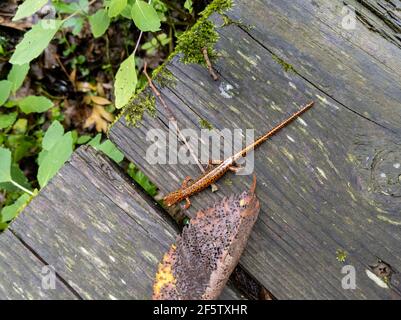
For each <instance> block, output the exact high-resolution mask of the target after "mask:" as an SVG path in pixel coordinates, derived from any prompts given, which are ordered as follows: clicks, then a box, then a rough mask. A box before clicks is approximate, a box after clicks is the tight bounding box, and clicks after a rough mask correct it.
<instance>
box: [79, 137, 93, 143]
mask: <svg viewBox="0 0 401 320" xmlns="http://www.w3.org/2000/svg"><path fill="white" fill-rule="evenodd" d="M91 138H92V137H91V136H89V135H83V136H80V137H79V138H78V140H77V144H85V143H87V142H88V141H90V139H91Z"/></svg>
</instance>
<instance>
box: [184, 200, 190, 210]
mask: <svg viewBox="0 0 401 320" xmlns="http://www.w3.org/2000/svg"><path fill="white" fill-rule="evenodd" d="M185 201H186V203H185V205H184V209H185V210H187V209H189V207H190V206H191V200H189V198H185Z"/></svg>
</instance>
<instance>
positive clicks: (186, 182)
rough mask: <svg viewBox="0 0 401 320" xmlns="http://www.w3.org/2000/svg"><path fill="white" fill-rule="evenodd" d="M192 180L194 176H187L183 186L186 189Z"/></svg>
mask: <svg viewBox="0 0 401 320" xmlns="http://www.w3.org/2000/svg"><path fill="white" fill-rule="evenodd" d="M191 180H192V178H191V177H190V176H187V177H185V179H184V181H183V182H182V185H181V187H182V188H183V189H185V188H186V187H188V183H189V182H190V181H191Z"/></svg>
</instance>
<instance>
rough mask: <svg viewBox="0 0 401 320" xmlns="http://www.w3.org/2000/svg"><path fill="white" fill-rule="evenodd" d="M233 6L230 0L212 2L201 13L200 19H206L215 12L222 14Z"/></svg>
mask: <svg viewBox="0 0 401 320" xmlns="http://www.w3.org/2000/svg"><path fill="white" fill-rule="evenodd" d="M232 6H233V1H232V0H214V1H213V2H212V3H211V4H209V5H208V6H207V7H206V9H205V10H203V12H202V13H201V16H202V18H201V19H207V18H209V17H210V15H212V14H213V13H215V12H217V13H220V14H223V13H224V11H226V10H228V9H230V8H231V7H232Z"/></svg>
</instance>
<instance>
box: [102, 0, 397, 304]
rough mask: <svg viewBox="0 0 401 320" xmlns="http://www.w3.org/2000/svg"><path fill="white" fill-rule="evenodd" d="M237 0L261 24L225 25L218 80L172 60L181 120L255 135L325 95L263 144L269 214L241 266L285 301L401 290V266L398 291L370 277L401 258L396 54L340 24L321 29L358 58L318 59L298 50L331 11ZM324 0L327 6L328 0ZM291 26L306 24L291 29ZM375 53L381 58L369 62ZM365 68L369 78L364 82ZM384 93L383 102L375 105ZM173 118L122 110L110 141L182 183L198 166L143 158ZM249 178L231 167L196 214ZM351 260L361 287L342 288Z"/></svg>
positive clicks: (258, 159) (160, 181)
mask: <svg viewBox="0 0 401 320" xmlns="http://www.w3.org/2000/svg"><path fill="white" fill-rule="evenodd" d="M317 2H319V3H321V2H323V1H317ZM235 3H236V5H235V6H234V9H233V11H229V16H230V17H232V18H235V19H238V20H241V21H242V22H244V23H249V24H253V25H254V26H255V28H253V29H251V30H252V31H245V30H243V29H242V28H240V27H238V26H237V25H230V26H229V27H225V28H220V29H218V32H219V34H220V40H219V42H218V43H217V46H216V48H217V50H218V51H219V53H220V58H219V59H218V60H217V61H216V63H215V68H216V69H217V70H218V72H219V74H220V77H221V79H220V80H219V82H213V81H212V80H211V79H210V76H209V74H208V72H207V70H205V69H204V68H203V67H200V66H197V65H183V64H182V63H180V62H179V61H178V58H177V57H176V58H174V59H173V60H172V62H171V63H170V64H169V65H168V66H167V69H168V70H169V71H170V72H171V73H172V74H173V75H174V77H175V79H176V81H175V85H170V86H169V87H168V88H166V87H163V88H161V91H162V94H163V96H165V97H166V101H167V103H169V104H170V106H171V107H172V108H173V110H174V111H175V113H176V117H177V119H179V124H180V127H181V128H194V129H196V130H200V129H201V125H200V122H201V120H207V121H208V122H209V123H211V124H212V125H213V127H215V128H217V129H223V128H229V129H234V128H243V129H245V128H254V129H255V130H256V135H258V134H261V133H263V132H264V131H265V130H267V129H268V128H271V127H273V126H274V125H275V124H277V123H278V122H279V121H280V120H282V119H284V118H285V117H286V115H289V114H291V113H292V112H294V111H295V110H297V109H298V108H299V106H300V105H301V104H304V103H306V102H309V101H310V100H317V102H318V103H317V105H316V107H315V108H314V109H313V110H312V111H310V112H309V113H307V114H306V115H305V116H303V117H302V120H299V121H297V122H296V123H295V124H293V125H291V126H290V127H288V128H286V129H285V131H283V132H282V133H280V134H279V135H277V136H276V137H274V138H273V139H272V140H271V141H270V142H269V143H267V144H266V145H264V146H262V147H261V148H260V149H258V151H257V152H256V154H255V172H256V174H257V177H258V189H257V191H258V192H257V193H258V196H259V198H260V201H261V213H260V216H259V220H258V221H257V223H256V226H255V228H254V231H253V233H252V235H251V238H250V240H249V243H248V247H247V249H246V250H245V253H244V255H243V257H242V259H241V262H240V263H241V265H242V267H244V268H245V269H246V270H247V271H248V272H249V273H250V274H251V275H252V276H253V277H255V279H257V280H258V281H259V282H260V283H261V284H263V285H264V286H265V287H266V288H267V289H269V291H271V292H272V294H273V295H274V296H276V297H277V298H281V299H284V298H298V299H300V298H308V299H311V298H323V299H327V298H329V299H333V298H338V299H343V298H357V299H365V298H370V299H383V298H388V299H390V298H395V297H399V294H398V293H397V290H399V285H400V282H399V279H397V276H396V275H395V276H393V278H392V284H391V285H392V288H393V289H391V290H390V289H383V288H380V287H379V286H378V285H377V284H376V283H375V282H374V281H372V280H371V279H370V278H369V277H368V276H367V275H366V270H367V269H368V268H369V265H372V264H374V263H375V262H376V261H377V259H378V258H380V259H382V260H384V261H386V262H387V263H388V264H389V265H390V266H391V267H392V268H393V269H395V270H399V269H400V268H401V267H400V266H401V248H400V246H399V243H400V238H401V236H400V232H399V228H400V222H401V214H400V213H399V210H398V209H397V208H399V206H400V204H401V198H400V197H399V196H398V194H400V192H401V185H400V184H399V182H397V181H398V180H397V179H398V177H399V174H400V171H399V166H400V164H399V163H400V162H401V153H400V151H399V150H400V148H399V143H398V142H397V141H399V137H400V134H399V133H398V124H397V121H398V120H399V118H398V115H399V112H398V110H399V107H398V106H399V103H400V101H401V96H400V93H401V91H398V92H395V91H393V88H394V87H396V88H397V90H398V89H399V88H398V86H399V85H400V84H399V82H397V81H395V79H396V72H393V73H391V72H390V71H389V69H390V68H391V67H392V65H391V64H389V65H387V66H386V65H384V64H383V63H379V62H377V61H376V60H375V58H374V57H371V56H369V55H368V54H367V53H366V52H365V51H363V50H361V49H358V48H357V46H356V45H354V44H352V43H351V42H347V41H345V40H344V41H343V40H342V37H341V35H338V34H337V33H335V32H334V30H332V31H331V33H330V35H327V36H326V37H325V38H327V39H329V38H330V39H331V40H332V41H333V42H337V41H341V43H340V44H341V47H339V48H340V49H338V48H337V51H338V50H344V52H345V53H346V54H347V55H350V57H352V59H351V60H352V61H351V62H350V61H344V60H343V59H342V58H341V57H339V56H338V53H337V56H336V55H335V54H336V52H333V51H331V52H328V51H330V49H331V50H333V47H331V48H330V47H328V48H326V47H324V46H323V45H322V48H321V49H322V50H323V51H322V50H320V51H319V50H317V48H318V47H317V46H315V47H314V49H315V50H316V53H315V55H316V57H313V59H312V58H310V57H308V56H307V55H306V53H308V54H310V53H311V52H312V51H313V50H312V46H311V47H310V48H309V49H308V50H306V49H307V48H304V47H302V48H301V49H297V50H295V49H296V48H295V44H297V45H299V46H301V43H302V42H305V45H304V46H306V45H308V44H310V42H309V40H308V39H309V38H308V37H312V39H315V38H317V37H318V35H319V33H316V34H317V35H313V33H314V32H317V31H319V30H323V31H325V32H329V28H328V27H327V25H326V23H328V21H330V20H328V21H325V22H324V23H323V22H319V21H318V20H317V19H312V18H313V17H309V18H310V19H306V18H305V14H304V13H303V12H301V11H302V10H300V8H298V5H299V3H308V4H309V2H304V1H302V2H297V3H294V2H293V1H289V0H288V1H282V0H281V1H236V2H235ZM324 3H325V4H326V5H329V4H328V3H329V1H324ZM283 8H284V9H285V10H284V9H283ZM286 10H288V13H287V11H286ZM308 15H310V13H308ZM216 19H217V18H216ZM250 19H252V21H250ZM311 19H312V20H313V21H312V22H310V21H311ZM291 21H294V22H291ZM305 23H307V25H305ZM218 24H219V25H221V22H219V23H218ZM295 26H296V28H297V29H296V30H298V31H299V30H301V31H302V32H300V31H299V32H298V33H297V32H295V31H296V30H294V28H295ZM308 28H311V29H310V30H309V29H308ZM319 28H321V29H319ZM267 30H268V32H267ZM251 32H252V33H251ZM367 32H368V31H367ZM291 33H292V34H293V35H292V37H290V34H291ZM262 34H265V36H264V37H265V38H267V39H268V40H269V41H270V42H269V44H270V45H271V46H272V48H276V47H275V46H274V45H273V43H274V44H276V43H277V48H280V45H281V44H282V45H283V48H282V49H280V53H282V54H284V53H285V55H284V57H286V58H287V57H289V58H291V60H290V62H291V64H293V65H295V69H296V70H302V71H305V70H306V71H308V72H306V71H305V74H306V75H308V77H309V78H306V76H304V75H303V74H300V73H298V72H291V68H290V70H288V69H287V71H288V72H287V71H286V70H285V68H283V66H282V63H281V64H280V63H277V56H276V55H275V54H272V52H275V51H273V49H269V48H267V47H266V46H265V45H264V44H263V43H260V42H258V41H255V37H256V36H260V37H262V36H261V35H262ZM300 35H302V36H300ZM286 37H288V39H287V38H286ZM322 38H324V37H322ZM322 38H319V39H322ZM262 39H264V38H262ZM266 41H267V40H266ZM316 41H317V40H316ZM294 43H295V44H294ZM332 46H333V44H332ZM319 48H320V47H319ZM287 49H291V50H287ZM304 49H305V51H302V50H304ZM386 50H390V49H388V48H387V49H386ZM391 50H398V49H396V48H391ZM356 51H357V52H356ZM318 55H322V56H323V57H318ZM360 57H362V58H361V59H362V60H361V61H360V63H361V65H357V64H356V63H355V60H354V59H357V58H360ZM334 58H335V59H334ZM333 59H334V60H333ZM369 61H370V62H371V63H372V65H373V67H371V68H370V67H369V68H367V69H364V68H363V66H368V63H369ZM338 63H343V66H344V73H342V74H341V75H338V74H337V73H335V72H332V74H330V68H332V67H333V66H336V65H337V64H338ZM352 63H354V64H355V66H358V68H355V66H351V64H352ZM362 63H363V65H362ZM329 64H331V65H330V66H329ZM287 67H288V65H287ZM312 71H313V75H314V77H312V76H311V73H312ZM315 76H316V77H315ZM374 76H375V79H373V77H374ZM358 77H365V78H364V79H365V80H366V79H368V78H369V81H367V80H366V81H365V80H364V81H356V80H355V79H357V78H358ZM390 82H391V86H392V87H390V86H389V85H390ZM384 84H387V87H385V85H384ZM323 89H324V90H323ZM335 89H336V90H335ZM340 89H341V90H340ZM368 91H369V92H368ZM332 95H336V97H335V99H332V98H331V96H332ZM378 97H379V98H378ZM382 98H383V99H384V100H383V101H385V105H383V104H381V105H380V106H379V105H378V103H379V99H382ZM341 101H346V102H347V105H344V103H343V102H341ZM374 106H375V107H374ZM354 109H355V110H354ZM396 124H397V125H396ZM166 125H167V117H166V116H165V114H164V111H163V108H162V107H160V106H158V114H157V117H156V118H152V117H150V116H149V115H147V114H145V116H144V120H143V121H142V123H141V126H139V128H133V127H132V126H130V125H127V124H126V122H125V120H124V118H123V117H122V118H121V119H120V120H119V121H118V122H117V123H116V124H115V125H114V126H113V128H112V129H111V132H110V137H111V139H112V140H113V141H114V142H115V143H116V144H117V145H118V146H119V147H120V149H121V150H123V151H124V152H125V154H126V155H127V157H128V158H129V159H130V160H132V161H133V162H134V163H136V164H137V165H138V166H139V167H140V168H141V169H142V170H143V171H144V172H145V174H147V175H148V176H149V177H150V178H151V180H153V181H154V182H155V183H156V184H157V185H158V186H159V188H160V190H161V192H162V193H167V192H169V191H172V190H173V189H176V188H178V187H179V185H180V182H181V181H182V180H183V179H184V178H185V176H188V175H189V176H192V177H196V176H197V175H199V169H198V168H197V167H196V166H194V165H187V164H178V165H172V164H162V165H158V164H156V165H154V164H152V165H151V164H149V163H148V162H147V160H146V150H147V148H148V147H149V146H150V145H151V144H152V142H151V141H147V140H146V134H147V132H148V131H149V130H150V129H153V128H159V129H161V130H164V132H165V133H166V134H167V127H166ZM384 126H385V127H388V128H384ZM201 143H202V141H199V144H201ZM250 182H251V177H237V176H234V175H232V174H231V175H230V174H229V175H227V176H226V177H225V178H223V179H222V180H221V182H220V183H219V187H220V191H219V192H217V193H214V194H213V193H212V192H211V191H210V190H206V191H204V192H202V193H201V194H199V195H197V196H196V197H193V198H192V203H193V206H192V208H191V209H190V210H189V212H188V214H193V213H194V212H195V211H196V210H198V209H199V208H202V207H204V206H205V204H206V203H211V202H213V201H216V200H217V199H221V198H222V197H223V196H224V195H228V194H231V193H233V192H239V191H241V190H243V189H244V188H247V186H249V184H250ZM338 250H344V251H346V252H347V258H346V261H345V263H341V262H339V261H338V260H337V258H338V257H337V254H336V252H337V251H338ZM345 264H350V265H352V266H354V267H355V269H356V274H357V282H356V284H357V288H356V289H355V290H344V289H343V288H342V286H341V280H342V278H343V277H344V274H342V273H341V269H342V267H343V266H344V265H345Z"/></svg>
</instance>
